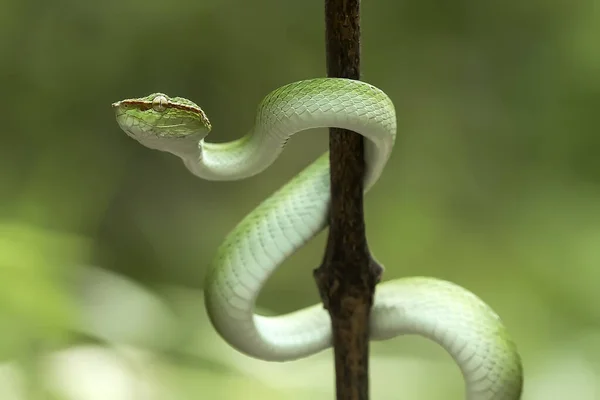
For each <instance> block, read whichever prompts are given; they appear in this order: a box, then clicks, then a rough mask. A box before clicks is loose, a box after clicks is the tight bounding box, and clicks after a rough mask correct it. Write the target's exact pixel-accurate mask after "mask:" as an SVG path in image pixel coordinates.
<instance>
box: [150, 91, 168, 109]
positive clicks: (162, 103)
mask: <svg viewBox="0 0 600 400" xmlns="http://www.w3.org/2000/svg"><path fill="white" fill-rule="evenodd" d="M167 104H169V100H167V98H166V97H165V96H163V95H159V96H156V97H155V98H154V99H153V100H152V108H153V109H154V111H158V112H162V111H165V110H166V109H167Z"/></svg>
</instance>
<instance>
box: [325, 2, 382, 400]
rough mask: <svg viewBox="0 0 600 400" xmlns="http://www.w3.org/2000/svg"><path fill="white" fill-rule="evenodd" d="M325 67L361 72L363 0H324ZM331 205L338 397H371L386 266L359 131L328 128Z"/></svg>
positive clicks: (329, 266) (354, 75) (329, 288)
mask: <svg viewBox="0 0 600 400" xmlns="http://www.w3.org/2000/svg"><path fill="white" fill-rule="evenodd" d="M325 19H326V22H325V25H326V49H327V73H328V76H330V77H342V78H350V79H359V78H360V0H325ZM329 150H330V165H331V209H330V217H329V218H330V219H329V237H328V241H327V248H326V250H325V256H324V258H323V263H322V264H321V266H320V267H319V268H317V269H316V270H315V271H314V276H315V280H316V282H317V285H318V287H319V293H320V295H321V299H322V301H323V304H324V305H325V308H327V310H328V311H329V315H330V316H331V323H332V330H333V346H334V353H335V371H336V393H337V399H338V400H367V399H368V397H369V324H368V322H369V315H370V310H371V305H372V302H373V293H374V291H375V284H376V283H377V281H378V280H379V277H380V276H381V271H382V268H381V267H380V266H379V265H377V263H375V262H374V261H373V259H372V258H371V257H370V253H369V248H368V245H367V240H366V235H365V223H364V214H363V177H364V173H365V163H364V157H363V140H362V137H361V136H360V135H358V134H357V133H354V132H350V131H346V130H343V129H330V133H329Z"/></svg>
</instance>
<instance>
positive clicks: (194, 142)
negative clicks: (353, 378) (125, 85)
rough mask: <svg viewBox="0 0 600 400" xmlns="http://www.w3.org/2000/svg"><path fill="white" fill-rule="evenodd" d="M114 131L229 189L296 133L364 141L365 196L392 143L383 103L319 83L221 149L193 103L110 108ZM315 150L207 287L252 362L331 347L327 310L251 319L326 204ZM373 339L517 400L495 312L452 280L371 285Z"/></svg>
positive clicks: (336, 81)
mask: <svg viewBox="0 0 600 400" xmlns="http://www.w3.org/2000/svg"><path fill="white" fill-rule="evenodd" d="M113 108H114V109H115V113H116V118H117V122H118V124H119V126H120V127H121V128H122V129H123V130H124V131H125V132H126V133H127V134H128V135H129V136H130V137H132V138H134V139H136V140H137V141H139V142H140V143H141V144H143V145H145V146H146V147H149V148H152V149H158V150H161V151H166V152H169V153H172V154H174V155H176V156H178V157H180V158H181V159H182V160H183V162H184V164H185V166H186V167H187V168H188V169H189V170H190V171H191V172H192V173H193V174H194V175H196V176H198V177H200V178H203V179H208V180H234V179H243V178H246V177H250V176H253V175H256V174H258V173H260V172H261V171H263V170H264V169H266V168H267V167H268V166H269V165H271V164H272V163H273V162H274V161H275V160H276V159H277V157H278V156H279V155H280V154H281V152H282V150H283V148H284V146H285V144H286V143H287V141H288V139H289V138H290V137H291V136H292V135H293V134H294V133H296V132H299V131H303V130H306V129H311V128H321V127H337V128H343V129H348V130H352V131H355V132H358V133H359V134H361V135H363V136H364V137H365V138H366V139H367V140H365V161H366V175H365V185H364V186H365V190H368V189H369V188H370V187H371V186H372V185H373V184H374V183H375V182H376V181H377V179H378V178H379V176H380V174H381V173H382V171H383V168H384V166H385V164H386V162H387V160H388V158H389V156H390V154H391V151H392V147H393V145H394V141H395V136H396V114H395V110H394V105H393V103H392V101H391V100H390V98H389V97H388V96H387V95H386V94H385V93H384V92H383V91H381V90H380V89H378V88H376V87H374V86H372V85H370V84H368V83H365V82H361V81H355V80H348V79H341V78H317V79H310V80H305V81H300V82H296V83H291V84H288V85H285V86H282V87H280V88H278V89H276V90H274V91H273V92H271V93H270V94H269V95H267V96H266V97H265V98H264V99H263V100H262V102H261V103H260V105H259V107H258V111H257V114H256V120H255V123H254V126H253V128H252V129H251V131H250V132H249V133H248V134H246V135H244V136H242V137H241V138H240V139H237V140H234V141H231V142H227V143H209V142H206V141H205V140H204V138H205V136H206V135H207V134H208V133H209V132H210V130H211V124H210V122H209V120H208V118H207V117H206V115H205V114H204V112H203V111H202V109H201V108H200V107H199V106H198V105H196V104H195V103H193V102H191V101H189V100H187V99H184V98H179V97H174V98H170V97H169V96H167V95H165V94H162V93H153V94H151V95H149V96H146V97H141V98H134V99H127V100H122V101H119V102H116V103H114V104H113ZM329 185H330V182H329V158H328V154H327V153H325V154H323V155H322V156H321V157H319V158H318V159H317V160H316V161H314V162H313V163H312V164H311V165H310V166H308V167H307V168H306V169H305V170H304V171H302V172H301V173H299V174H298V175H296V176H295V177H294V178H293V179H292V180H290V181H289V182H288V183H287V184H286V185H284V186H283V187H282V188H281V189H279V190H278V191H277V192H276V193H275V194H273V195H272V196H270V197H269V198H267V199H266V200H265V201H264V202H263V203H261V204H260V205H259V206H258V207H257V208H256V209H254V210H253V211H252V212H251V213H250V214H248V215H247V216H246V217H245V218H244V219H243V220H242V221H241V222H240V223H239V224H238V225H237V227H235V228H234V230H233V231H232V232H231V233H230V234H229V235H228V236H227V238H226V239H225V241H224V243H223V244H222V245H221V246H220V248H219V249H218V251H217V255H216V257H215V259H214V261H213V263H212V265H211V267H210V269H209V272H208V274H207V277H206V281H205V282H206V283H205V300H206V302H205V303H206V309H207V312H208V315H209V317H210V320H211V322H212V324H213V326H214V327H215V329H216V330H217V332H218V333H219V334H220V335H221V336H222V338H223V339H224V340H225V341H227V342H228V343H229V344H230V345H231V346H233V347H234V348H236V349H238V350H239V351H241V352H243V353H245V354H247V355H249V356H252V357H255V358H259V359H262V360H268V361H287V360H294V359H298V358H302V357H307V356H310V355H312V354H315V353H317V352H319V351H322V350H324V349H326V348H328V347H330V346H331V341H332V335H331V324H330V320H329V315H328V313H327V312H326V311H325V310H324V309H323V307H322V306H321V305H315V306H312V307H308V308H306V309H303V310H299V311H296V312H293V313H290V314H286V315H281V316H276V317H267V316H261V315H256V314H255V312H254V311H255V303H256V299H257V297H258V294H259V292H260V290H261V288H262V287H263V286H264V284H265V283H266V281H267V280H268V278H269V277H270V276H271V275H272V273H273V272H274V271H275V270H276V269H277V268H278V267H279V266H280V265H281V264H282V263H283V262H284V261H285V260H286V259H287V258H288V257H290V255H291V254H293V253H294V252H295V251H296V250H298V249H299V248H300V247H302V246H303V245H304V244H306V243H307V242H308V241H309V240H311V239H312V238H313V237H314V236H315V235H316V234H318V233H319V232H320V231H321V230H322V229H324V228H325V227H326V224H327V211H328V206H329V201H330V191H329ZM370 334H371V338H372V339H373V340H384V339H389V338H392V337H395V336H398V335H403V334H418V335H421V336H425V337H427V338H429V339H431V340H433V341H435V342H437V343H439V344H440V345H441V346H443V348H444V349H446V351H447V352H448V353H449V354H450V355H451V356H452V358H453V359H454V360H455V362H456V363H457V364H458V366H459V367H460V369H461V372H462V374H463V377H464V379H465V384H466V390H465V392H466V398H467V399H469V400H517V399H519V398H520V396H521V390H522V382H523V377H522V374H523V373H522V366H521V360H520V357H519V355H518V353H517V350H516V346H515V344H514V343H513V341H512V340H511V338H510V337H509V334H508V332H507V330H506V328H505V326H504V325H503V323H502V322H501V320H500V318H499V317H498V316H497V315H496V314H495V313H494V311H493V310H492V309H491V308H490V307H489V306H488V305H486V304H485V303H484V302H483V301H482V300H480V299H479V298H478V297H477V296H475V295H474V294H472V293H471V292H469V291H467V290H466V289H464V288H462V287H460V286H457V285H455V284H453V283H450V282H447V281H443V280H439V279H435V278H425V277H409V278H403V279H397V280H393V281H390V282H386V283H383V284H380V285H378V287H377V290H376V293H375V298H374V305H373V309H372V312H371V319H370Z"/></svg>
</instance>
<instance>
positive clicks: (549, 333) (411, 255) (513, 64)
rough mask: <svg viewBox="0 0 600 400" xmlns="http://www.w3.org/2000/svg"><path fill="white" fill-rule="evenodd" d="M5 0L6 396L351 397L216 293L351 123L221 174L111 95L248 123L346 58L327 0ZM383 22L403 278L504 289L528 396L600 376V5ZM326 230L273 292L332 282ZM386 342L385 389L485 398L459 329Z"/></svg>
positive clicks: (387, 197) (369, 30) (379, 30)
mask: <svg viewBox="0 0 600 400" xmlns="http://www.w3.org/2000/svg"><path fill="white" fill-rule="evenodd" d="M0 5H1V7H0V87H1V90H2V94H3V95H2V96H0V106H1V110H2V115H3V117H2V124H1V125H0V135H1V139H2V140H1V142H0V218H1V220H0V326H1V327H2V329H0V356H1V357H2V360H3V361H2V363H3V364H2V366H0V398H3V399H4V398H6V399H20V398H23V399H24V398H47V397H44V396H53V397H52V398H57V399H78V400H79V399H82V400H83V399H85V400H87V399H96V398H98V399H100V398H103V399H106V398H110V399H198V398H204V397H207V398H218V399H238V398H248V397H251V398H254V397H256V398H262V399H301V398H302V399H303V398H307V397H308V396H311V397H312V398H314V399H331V398H333V395H332V393H333V365H332V358H331V354H330V352H326V353H324V354H321V355H318V356H315V357H312V358H309V359H306V360H302V361H298V362H294V363H287V364H283V365H279V364H270V363H264V362H260V361H256V360H252V359H248V358H246V357H244V356H241V355H239V354H237V353H236V352H234V351H233V350H231V349H229V348H228V347H227V346H226V345H225V344H224V343H223V342H222V341H221V340H220V339H219V338H218V337H217V336H216V335H215V333H214V332H213V331H212V328H211V326H210V325H209V323H208V321H207V319H206V316H205V314H204V310H203V305H202V293H201V287H202V280H203V276H204V272H205V269H206V266H207V264H208V263H209V262H210V260H211V257H212V255H213V254H214V252H215V250H216V247H217V246H218V244H219V243H220V242H221V241H222V240H223V238H224V237H225V235H226V234H227V232H228V231H229V230H230V229H231V228H232V227H233V226H234V225H235V223H236V222H237V221H239V220H240V219H241V218H242V217H243V215H245V214H246V213H247V212H249V211H250V210H251V209H252V208H253V207H254V206H256V205H257V204H258V202H260V201H261V200H262V199H264V198H265V197H267V196H268V195H269V194H270V193H272V192H273V191H274V190H275V189H276V188H278V187H279V186H281V185H282V184H283V183H284V182H285V181H286V180H288V179H289V178H290V177H291V176H293V175H294V174H295V173H297V172H299V171H300V169H301V168H302V167H303V166H305V165H307V164H308V163H309V162H311V160H313V159H314V158H315V157H317V156H318V155H319V154H320V153H321V152H322V151H323V150H325V149H326V144H327V138H326V131H325V130H323V131H316V132H311V133H307V134H305V135H302V136H301V137H297V138H294V139H293V140H292V141H291V143H290V145H289V147H288V150H287V151H286V152H285V153H284V155H283V157H282V159H281V160H279V161H278V162H277V164H276V166H275V167H274V168H271V169H270V170H268V171H267V172H265V173H263V174H261V175H260V176H258V177H255V178H252V179H249V180H247V181H242V182H230V183H222V182H205V181H201V180H199V179H196V178H195V177H193V176H192V175H191V174H189V173H188V172H187V170H186V169H185V168H184V167H183V165H182V164H181V162H180V161H179V160H177V159H176V158H174V157H172V156H170V155H168V154H164V153H160V152H155V151H149V150H147V149H145V148H143V147H141V146H140V145H138V144H137V143H135V142H134V141H132V140H130V139H128V138H127V137H126V136H125V135H124V134H123V133H122V132H121V131H120V130H119V128H118V126H117V124H116V123H115V121H114V117H113V113H112V110H111V107H110V104H111V103H112V102H114V101H116V100H119V99H122V98H125V97H134V96H141V95H146V94H148V93H150V92H154V91H163V92H165V93H168V94H172V95H175V94H176V95H180V96H185V97H188V98H191V99H193V100H194V101H196V102H198V103H199V104H201V106H202V107H203V108H204V109H205V111H206V112H207V114H208V116H209V118H210V119H211V121H212V124H213V127H214V129H213V133H212V134H211V136H210V139H211V140H214V141H225V140H230V139H233V138H236V137H239V136H240V135H242V134H244V133H245V132H246V131H247V129H248V128H249V127H250V125H251V123H252V122H253V115H254V112H255V109H256V105H257V104H258V102H259V101H260V99H261V98H262V96H264V95H265V94H266V93H268V92H269V91H270V90H272V89H274V88H276V87H278V86H280V85H282V84H285V83H288V82H291V81H294V80H299V79H304V78H309V77H317V76H322V75H324V65H325V61H324V41H323V36H324V33H323V31H324V26H323V25H324V22H323V4H322V2H319V1H277V0H256V1H252V2H249V1H242V0H221V1H216V0H211V1H188V0H176V1H172V2H167V1H157V0H144V1H142V0H123V1H115V0H107V1H102V2H90V1H75V0H54V1H40V0H19V1H17V0H4V1H3V2H2V3H1V4H0ZM362 27H363V42H362V46H363V47H362V48H363V53H362V54H363V64H362V71H363V79H364V80H366V81H368V82H370V83H373V84H375V85H376V86H379V87H381V88H382V89H384V90H385V91H386V92H387V93H388V94H389V95H390V96H391V97H392V99H393V100H394V102H395V104H396V110H397V112H398V123H399V139H398V141H397V145H396V149H395V152H394V154H393V157H392V160H391V161H390V164H388V167H387V169H386V171H385V173H384V175H383V177H382V178H381V180H380V181H379V183H378V184H377V185H376V187H375V188H374V189H373V190H372V192H371V193H369V195H368V196H367V199H366V213H367V224H368V235H369V241H370V245H371V248H372V250H373V252H374V253H375V254H376V256H377V258H378V259H379V260H380V261H382V262H383V263H384V264H385V266H386V273H385V279H392V278H397V277H402V276H410V275H432V276H437V277H441V278H445V279H449V280H452V281H455V282H457V283H459V284H461V285H463V286H465V287H468V288H469V289H471V290H472V291H474V292H475V293H477V294H478V295H480V296H481V297H483V298H484V299H485V300H486V301H487V302H488V303H490V304H491V305H492V306H493V307H494V308H495V309H496V311H497V312H498V313H499V314H500V315H501V316H502V317H503V319H504V320H505V322H506V324H507V325H508V326H509V328H510V330H511V332H512V333H513V335H514V337H515V339H516V341H517V342H518V344H519V347H520V350H521V352H522V355H523V359H524V364H525V368H526V388H525V396H524V398H525V399H545V400H548V399H564V398H577V399H582V400H586V399H590V400H591V399H598V398H600V385H599V384H598V382H599V381H600V380H599V378H600V331H599V328H600V322H599V321H600V308H599V307H598V304H600V291H598V283H599V282H600V268H599V265H600V161H599V160H600V158H599V157H598V154H599V146H600V135H599V134H598V132H599V131H598V126H599V122H598V110H600V51H599V50H598V46H597V43H598V38H599V37H600V4H599V3H598V1H597V0H580V1H577V2H570V3H569V2H560V1H540V0H533V1H527V2H521V1H517V0H510V1H503V2H500V1H488V2H480V1H467V0H462V1H453V2H447V1H442V0H423V1H392V0H388V1H376V2H375V1H373V2H368V1H365V2H364V4H363V19H362ZM323 248H324V235H321V236H320V237H319V238H318V240H315V241H314V242H313V243H311V244H310V245H309V246H307V247H306V248H305V249H302V251H301V252H300V253H298V254H296V255H294V256H293V258H292V259H291V260H290V261H289V262H288V263H287V264H286V265H285V267H284V268H282V270H281V271H279V272H277V274H276V275H275V276H274V278H273V279H272V281H271V282H269V285H268V286H267V288H266V289H265V291H264V293H263V295H261V299H260V306H261V307H263V308H264V310H265V312H274V313H280V312H286V311H291V310H294V309H297V308H298V307H302V306H306V305H309V304H312V303H314V302H316V301H318V296H317V293H316V289H315V286H314V283H313V281H312V278H311V273H310V271H311V269H312V268H314V267H315V266H316V265H317V263H318V262H319V260H320V256H321V253H322V251H323ZM372 352H373V356H372V384H371V387H372V389H371V391H372V393H373V398H375V399H380V400H381V399H398V398H405V399H417V398H419V399H442V398H443V399H460V398H461V396H462V393H463V388H462V380H461V377H460V374H459V372H458V369H457V368H456V367H455V366H454V365H453V364H452V362H451V360H450V358H449V356H447V355H446V354H445V353H444V352H443V350H441V349H440V348H438V347H437V346H436V345H434V344H432V343H429V342H427V341H425V340H424V339H419V338H413V337H404V338H398V339H396V340H393V341H389V342H385V343H374V344H373V346H372ZM20 374H22V375H20ZM21 378H26V379H25V380H22V379H21ZM94 396H96V397H94ZM98 396H99V397H98Z"/></svg>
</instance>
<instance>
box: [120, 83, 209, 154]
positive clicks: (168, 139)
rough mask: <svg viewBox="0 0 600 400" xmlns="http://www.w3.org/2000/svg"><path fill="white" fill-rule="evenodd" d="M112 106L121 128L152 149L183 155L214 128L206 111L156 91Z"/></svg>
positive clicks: (185, 100) (188, 101)
mask: <svg viewBox="0 0 600 400" xmlns="http://www.w3.org/2000/svg"><path fill="white" fill-rule="evenodd" d="M112 107H113V109H114V110H115V114H116V118H117V123H118V124H119V126H120V127H121V129H122V130H123V131H125V133H127V135H129V136H130V137H132V138H134V139H135V140H137V141H138V142H140V143H141V144H143V145H144V146H146V147H149V148H151V149H159V150H163V151H168V152H171V153H173V154H180V153H181V152H182V151H184V150H185V148H186V147H189V146H190V143H194V144H196V145H197V143H198V141H199V140H201V139H202V138H204V137H205V136H206V135H207V134H208V133H209V132H210V130H211V125H210V121H209V120H208V118H207V117H206V114H205V113H204V111H202V109H201V108H200V107H199V106H198V105H197V104H195V103H193V102H192V101H190V100H188V99H184V98H181V97H169V96H167V95H166V94H163V93H153V94H151V95H148V96H146V97H140V98H134V99H126V100H121V101H118V102H116V103H113V104H112ZM175 139H191V140H175Z"/></svg>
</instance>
